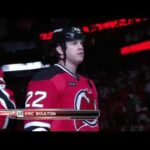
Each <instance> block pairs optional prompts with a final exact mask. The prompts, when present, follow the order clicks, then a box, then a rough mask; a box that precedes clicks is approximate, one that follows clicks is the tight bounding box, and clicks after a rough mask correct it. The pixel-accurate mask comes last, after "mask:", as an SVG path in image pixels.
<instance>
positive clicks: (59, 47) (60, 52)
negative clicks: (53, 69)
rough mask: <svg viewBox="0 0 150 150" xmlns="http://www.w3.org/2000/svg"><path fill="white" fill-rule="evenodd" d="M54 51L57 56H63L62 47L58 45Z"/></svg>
mask: <svg viewBox="0 0 150 150" xmlns="http://www.w3.org/2000/svg"><path fill="white" fill-rule="evenodd" d="M56 51H57V52H58V54H60V55H63V50H62V47H61V46H60V45H58V46H57V47H56Z"/></svg>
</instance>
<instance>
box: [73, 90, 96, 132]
mask: <svg viewBox="0 0 150 150" xmlns="http://www.w3.org/2000/svg"><path fill="white" fill-rule="evenodd" d="M75 109H76V110H96V100H95V98H94V95H93V94H92V92H89V91H88V90H87V89H86V90H81V91H79V92H78V93H77V95H76V97H75ZM74 125H75V128H76V130H77V131H79V130H80V129H81V128H83V127H85V126H90V127H94V126H96V125H97V119H90V120H74Z"/></svg>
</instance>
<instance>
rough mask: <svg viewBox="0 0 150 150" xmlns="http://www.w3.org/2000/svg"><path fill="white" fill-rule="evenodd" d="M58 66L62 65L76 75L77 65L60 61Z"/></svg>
mask: <svg viewBox="0 0 150 150" xmlns="http://www.w3.org/2000/svg"><path fill="white" fill-rule="evenodd" d="M58 64H60V65H62V66H63V67H65V68H66V69H68V70H69V71H70V72H71V73H72V74H76V71H77V66H76V65H74V64H72V63H69V62H68V61H66V62H65V63H64V61H59V62H58Z"/></svg>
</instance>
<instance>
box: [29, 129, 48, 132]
mask: <svg viewBox="0 0 150 150" xmlns="http://www.w3.org/2000/svg"><path fill="white" fill-rule="evenodd" d="M32 131H34V132H41V131H42V132H43V131H47V130H46V129H45V128H36V129H33V130H32Z"/></svg>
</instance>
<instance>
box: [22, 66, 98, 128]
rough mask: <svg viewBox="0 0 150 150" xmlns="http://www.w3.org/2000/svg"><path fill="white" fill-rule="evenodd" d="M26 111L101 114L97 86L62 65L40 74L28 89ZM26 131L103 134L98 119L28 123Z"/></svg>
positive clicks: (26, 123)
mask: <svg viewBox="0 0 150 150" xmlns="http://www.w3.org/2000/svg"><path fill="white" fill-rule="evenodd" d="M25 106H26V108H48V109H73V110H98V97H97V91H96V88H95V85H94V83H93V82H92V81H91V80H89V79H87V78H85V77H83V76H80V75H78V77H75V76H74V75H73V74H72V73H71V72H70V71H69V70H67V69H66V68H64V67H63V66H61V65H59V64H55V65H54V66H52V67H49V68H46V69H44V70H42V71H40V72H39V73H37V74H36V75H35V76H34V77H33V79H32V80H31V81H30V83H29V85H28V92H27V100H26V104H25ZM24 128H25V130H26V131H45V130H50V131H99V125H98V119H93V120H78V119H74V120H38V121H37V120H36V121H29V120H28V121H27V120H26V121H25V126H24Z"/></svg>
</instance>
